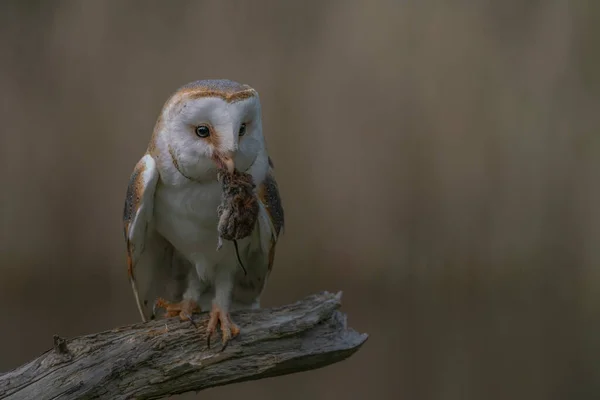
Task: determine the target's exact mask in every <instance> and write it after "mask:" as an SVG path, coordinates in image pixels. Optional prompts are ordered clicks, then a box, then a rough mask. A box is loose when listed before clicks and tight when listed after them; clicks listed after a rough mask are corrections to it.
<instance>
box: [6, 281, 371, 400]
mask: <svg viewBox="0 0 600 400" xmlns="http://www.w3.org/2000/svg"><path fill="white" fill-rule="evenodd" d="M340 305H341V294H337V295H335V294H331V293H320V294H316V295H312V296H309V297H307V298H305V299H304V300H302V301H299V302H297V303H294V304H290V305H286V306H283V307H277V308H271V309H260V310H249V311H240V312H234V313H232V318H234V320H235V321H236V323H238V325H239V326H240V328H241V330H242V332H241V333H240V335H239V336H238V337H236V338H235V339H234V340H232V341H231V342H230V343H229V345H228V346H227V348H226V349H225V350H223V351H222V352H221V351H220V350H221V343H220V339H217V338H215V339H214V340H213V341H214V344H212V345H211V348H210V349H207V348H206V337H205V335H204V331H205V328H206V323H207V321H208V318H207V314H206V313H202V314H200V315H198V316H196V317H195V320H196V323H197V324H198V327H199V328H198V329H195V328H194V327H193V326H192V325H191V324H190V323H185V322H180V321H179V319H178V318H172V319H162V320H157V321H152V322H148V323H139V324H134V325H129V326H125V327H121V328H117V329H113V330H110V331H105V332H101V333H95V334H91V335H86V336H81V337H78V338H74V339H69V340H66V341H65V340H64V339H62V338H59V337H57V336H55V338H54V348H53V349H51V350H48V351H46V352H45V353H44V354H42V355H41V356H39V357H38V358H36V359H35V360H33V361H31V362H29V363H27V364H25V365H23V366H21V367H19V368H16V369H15V370H13V371H10V372H7V373H4V374H2V375H0V399H11V400H12V399H39V400H44V399H67V400H70V399H92V398H94V399H132V398H139V399H159V398H164V397H167V396H169V395H174V394H180V393H185V392H189V391H200V390H203V389H206V388H209V387H214V386H221V385H227V384H231V383H236V382H243V381H248V380H254V379H262V378H267V377H274V376H279V375H285V374H290V373H294V372H300V371H306V370H311V369H316V368H320V367H324V366H326V365H329V364H332V363H336V362H339V361H342V360H344V359H345V358H347V357H349V356H350V355H352V354H353V353H354V352H356V351H357V350H358V349H359V348H360V346H361V345H362V344H363V343H364V342H365V341H366V340H367V335H366V334H359V333H357V332H356V331H354V330H352V329H350V328H348V327H347V326H346V317H345V316H344V315H343V314H342V313H340V312H339V311H338V308H339V307H340ZM218 336H219V335H217V337H218Z"/></svg>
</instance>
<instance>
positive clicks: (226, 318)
mask: <svg viewBox="0 0 600 400" xmlns="http://www.w3.org/2000/svg"><path fill="white" fill-rule="evenodd" d="M217 324H220V325H221V332H222V335H223V338H222V346H221V351H223V350H225V348H226V347H227V345H228V344H229V341H230V340H231V339H233V338H235V337H236V336H237V335H239V333H240V328H239V327H238V326H237V325H236V324H235V323H234V322H233V321H232V320H231V316H230V315H229V313H228V312H224V311H223V310H221V309H220V308H219V307H218V306H216V305H213V308H212V310H211V312H210V319H209V320H208V326H207V328H206V347H208V348H210V338H211V336H212V335H213V334H214V333H215V331H216V330H217Z"/></svg>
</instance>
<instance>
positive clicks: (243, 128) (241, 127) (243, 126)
mask: <svg viewBox="0 0 600 400" xmlns="http://www.w3.org/2000/svg"><path fill="white" fill-rule="evenodd" d="M238 134H239V135H240V136H244V135H245V134H246V124H242V125H240V131H239V132H238Z"/></svg>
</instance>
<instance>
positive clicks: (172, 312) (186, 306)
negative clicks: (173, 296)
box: [152, 298, 200, 329]
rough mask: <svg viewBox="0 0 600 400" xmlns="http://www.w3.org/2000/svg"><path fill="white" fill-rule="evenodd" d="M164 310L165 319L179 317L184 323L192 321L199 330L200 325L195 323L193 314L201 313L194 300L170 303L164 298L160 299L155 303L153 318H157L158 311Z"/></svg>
mask: <svg viewBox="0 0 600 400" xmlns="http://www.w3.org/2000/svg"><path fill="white" fill-rule="evenodd" d="M157 308H164V309H165V310H166V313H165V317H167V318H170V317H176V316H178V315H179V318H180V319H181V320H182V321H190V323H191V324H192V325H193V326H194V327H195V328H196V329H198V325H196V323H195V322H194V319H193V318H192V314H194V313H199V312H200V307H198V305H197V304H196V302H195V301H193V300H183V301H180V302H179V303H170V302H168V301H166V300H165V299H163V298H158V299H156V301H155V302H154V307H153V308H152V316H153V317H155V316H156V309H157Z"/></svg>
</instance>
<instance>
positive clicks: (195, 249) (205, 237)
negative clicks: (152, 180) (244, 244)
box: [154, 181, 241, 275]
mask: <svg viewBox="0 0 600 400" xmlns="http://www.w3.org/2000/svg"><path fill="white" fill-rule="evenodd" d="M154 202H155V203H154V218H155V228H156V230H157V231H158V233H160V234H161V235H162V236H163V237H164V238H165V239H167V240H168V241H169V242H170V243H171V244H172V245H173V246H174V247H175V249H177V251H179V252H180V253H181V254H182V255H183V256H184V257H185V258H187V259H188V260H189V261H190V262H191V263H192V264H193V265H195V266H196V270H198V272H200V273H203V274H209V275H212V273H211V270H212V269H214V267H216V266H217V265H218V264H222V263H234V262H235V261H234V260H235V258H233V256H234V253H233V252H232V249H230V247H232V246H231V244H230V243H228V242H225V243H224V244H223V248H221V249H220V250H219V251H217V241H218V232H217V224H218V216H217V207H218V206H219V203H220V202H221V186H220V183H219V182H217V181H215V182H210V183H204V184H200V183H190V184H189V185H184V186H167V185H158V187H157V192H156V195H155V199H154ZM240 245H241V243H240ZM234 267H235V264H234ZM203 271H204V272H203Z"/></svg>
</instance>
